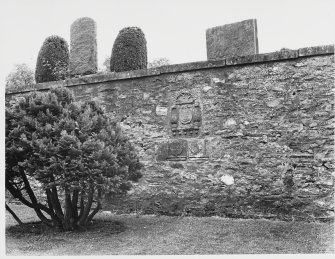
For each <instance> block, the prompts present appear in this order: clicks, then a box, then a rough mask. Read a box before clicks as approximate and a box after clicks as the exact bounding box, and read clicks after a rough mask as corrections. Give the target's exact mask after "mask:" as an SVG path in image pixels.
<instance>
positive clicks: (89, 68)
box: [69, 17, 98, 76]
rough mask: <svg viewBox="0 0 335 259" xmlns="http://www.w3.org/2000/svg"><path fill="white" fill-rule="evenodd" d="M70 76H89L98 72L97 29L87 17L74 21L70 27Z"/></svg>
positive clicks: (93, 22)
mask: <svg viewBox="0 0 335 259" xmlns="http://www.w3.org/2000/svg"><path fill="white" fill-rule="evenodd" d="M69 68H70V73H71V75H73V76H74V75H89V74H95V73H97V71H98V58H97V28H96V23H95V21H94V20H93V19H91V18H89V17H82V18H79V19H77V20H75V21H74V22H73V23H72V25H71V45H70V65H69Z"/></svg>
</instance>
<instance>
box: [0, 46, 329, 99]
mask: <svg viewBox="0 0 335 259" xmlns="http://www.w3.org/2000/svg"><path fill="white" fill-rule="evenodd" d="M331 54H334V45H323V46H316V47H306V48H300V49H297V50H289V49H285V50H283V51H277V52H271V53H264V54H255V55H248V56H241V57H228V58H226V59H222V60H216V61H212V60H209V61H199V62H191V63H183V64H175V65H167V66H161V67H157V68H150V69H141V70H133V71H127V72H117V73H116V72H107V73H106V72H104V73H103V72H102V73H97V74H93V75H87V76H82V77H78V78H71V79H66V80H60V81H52V82H46V83H39V84H35V85H33V86H32V89H34V90H39V91H47V90H49V89H50V87H51V86H66V87H71V86H77V85H85V84H94V83H101V82H108V81H116V80H124V79H133V78H140V77H148V76H157V75H161V74H168V73H177V72H187V71H194V70H201V69H211V68H217V67H225V66H236V65H248V64H254V63H264V62H273V61H281V60H288V59H296V58H301V57H310V56H320V55H331ZM30 91H31V90H27V91H20V92H10V93H6V95H12V94H20V93H25V92H30Z"/></svg>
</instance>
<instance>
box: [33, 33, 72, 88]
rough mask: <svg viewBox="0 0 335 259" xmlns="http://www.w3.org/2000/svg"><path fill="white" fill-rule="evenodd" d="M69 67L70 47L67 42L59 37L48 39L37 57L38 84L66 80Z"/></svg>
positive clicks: (36, 77)
mask: <svg viewBox="0 0 335 259" xmlns="http://www.w3.org/2000/svg"><path fill="white" fill-rule="evenodd" d="M68 66H69V46H68V44H67V42H66V41H65V40H64V39H63V38H62V37H59V36H50V37H48V38H46V39H45V41H44V43H43V45H42V47H41V49H40V52H39V53H38V57H37V62H36V71H35V80H36V83H43V82H49V81H57V80H62V79H64V78H65V76H66V74H67V70H68Z"/></svg>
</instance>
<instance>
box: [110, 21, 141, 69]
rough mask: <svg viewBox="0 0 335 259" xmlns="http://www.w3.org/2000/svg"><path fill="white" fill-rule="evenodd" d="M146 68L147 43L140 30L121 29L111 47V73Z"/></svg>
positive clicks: (133, 28) (131, 28) (132, 28)
mask: <svg viewBox="0 0 335 259" xmlns="http://www.w3.org/2000/svg"><path fill="white" fill-rule="evenodd" d="M144 68H147V42H146V39H145V36H144V34H143V32H142V30H141V29H140V28H137V27H126V28H124V29H122V30H121V31H120V32H119V34H118V36H117V38H116V40H115V42H114V45H113V50H112V55H111V60H110V70H111V71H112V72H114V71H115V72H121V71H130V70H137V69H144Z"/></svg>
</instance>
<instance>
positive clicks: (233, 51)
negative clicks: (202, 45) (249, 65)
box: [206, 19, 258, 60]
mask: <svg viewBox="0 0 335 259" xmlns="http://www.w3.org/2000/svg"><path fill="white" fill-rule="evenodd" d="M206 45H207V59H208V60H219V59H223V58H226V57H235V56H245V55H254V54H258V39H257V21H256V19H250V20H245V21H241V22H236V23H231V24H226V25H223V26H217V27H213V28H209V29H207V31H206Z"/></svg>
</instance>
